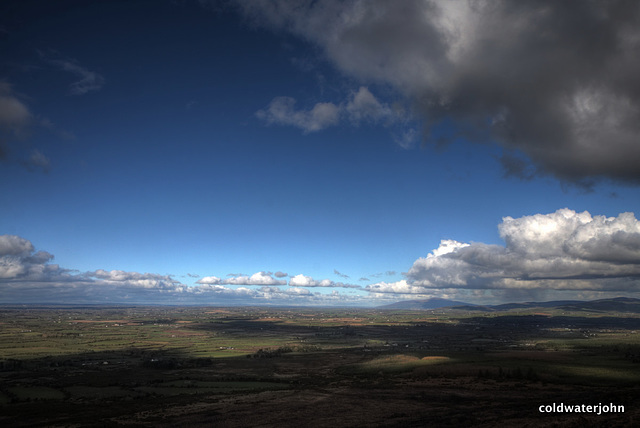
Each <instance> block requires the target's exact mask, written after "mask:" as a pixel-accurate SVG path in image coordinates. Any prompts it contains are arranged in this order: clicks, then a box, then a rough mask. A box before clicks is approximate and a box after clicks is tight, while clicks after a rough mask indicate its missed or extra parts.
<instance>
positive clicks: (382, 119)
mask: <svg viewBox="0 0 640 428" xmlns="http://www.w3.org/2000/svg"><path fill="white" fill-rule="evenodd" d="M295 104H296V100H295V99H293V98H290V97H276V98H274V99H273V100H272V101H271V103H270V104H269V106H268V107H267V108H266V109H264V110H259V111H258V112H257V113H256V116H257V117H258V118H259V119H261V120H263V121H265V122H266V123H267V124H269V125H272V124H276V125H289V126H295V127H297V128H300V129H302V130H303V131H304V132H305V133H309V132H316V131H320V130H323V129H325V128H328V127H331V126H336V125H338V124H339V123H340V122H341V121H347V122H349V123H351V124H352V125H356V126H357V125H359V124H360V123H362V122H366V123H371V124H376V123H382V124H383V125H384V126H385V127H396V128H398V129H397V130H395V131H393V134H394V140H395V141H396V142H397V143H398V144H399V145H400V146H401V147H403V148H409V147H412V146H413V144H414V142H415V141H416V140H417V131H415V129H413V128H410V127H408V126H407V124H408V122H409V116H408V115H407V113H406V111H404V110H402V109H393V108H391V107H390V106H389V105H388V104H386V103H382V102H380V101H379V100H378V99H377V98H376V97H375V96H374V95H373V94H372V93H371V91H369V89H368V88H367V87H366V86H361V87H360V88H359V89H358V91H357V92H352V93H351V95H350V96H349V97H348V98H347V99H346V100H345V101H343V102H341V103H339V104H334V103H330V102H329V103H317V104H315V105H314V106H313V108H312V109H311V110H297V109H296V108H295Z"/></svg>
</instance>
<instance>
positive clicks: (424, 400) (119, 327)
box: [0, 305, 640, 427]
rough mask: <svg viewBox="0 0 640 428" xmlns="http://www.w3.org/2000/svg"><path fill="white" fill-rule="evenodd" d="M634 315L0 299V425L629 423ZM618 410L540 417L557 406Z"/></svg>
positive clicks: (637, 338) (639, 341)
mask: <svg viewBox="0 0 640 428" xmlns="http://www.w3.org/2000/svg"><path fill="white" fill-rule="evenodd" d="M639 332H640V316H638V314H635V313H619V312H611V311H608V312H607V311H597V310H591V311H587V310H580V309H579V308H576V309H575V310H562V309H557V308H544V309H540V308H537V309H536V308H533V309H523V310H511V311H504V312H500V313H485V312H482V311H474V310H457V309H440V310H430V311H407V310H379V309H335V308H332V309H327V308H322V309H317V308H316V309H308V308H264V307H260V308H249V307H232V308H216V307H167V306H162V307H160V306H158V307H153V306H35V305H34V306H4V307H0V379H1V383H0V385H1V386H0V424H2V425H3V426H16V427H20V426H74V425H75V426H77V425H80V426H132V427H133V426H136V427H143V426H167V427H169V426H176V425H185V426H186V425H189V426H225V427H236V426H237V427H240V426H295V425H299V426H389V427H393V426H403V427H405V426H424V425H425V424H429V425H434V426H460V425H467V426H487V427H489V426H496V425H501V426H514V425H521V426H584V425H585V424H587V425H588V424H604V425H608V426H632V425H633V422H634V420H635V421H637V420H638V418H640V411H639V409H638V399H637V397H640V388H639V387H638V385H640V333H639ZM561 402H562V403H566V404H588V405H589V404H594V405H597V404H598V403H603V404H604V403H607V404H609V403H614V404H617V405H624V406H625V412H624V413H610V414H602V415H595V414H557V413H556V414H551V413H549V414H544V413H540V412H539V411H538V407H539V406H540V405H546V404H551V403H561Z"/></svg>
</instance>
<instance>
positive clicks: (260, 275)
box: [222, 272, 287, 285]
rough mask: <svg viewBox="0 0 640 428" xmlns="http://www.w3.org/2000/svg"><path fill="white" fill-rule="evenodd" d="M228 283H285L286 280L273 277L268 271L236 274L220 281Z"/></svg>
mask: <svg viewBox="0 0 640 428" xmlns="http://www.w3.org/2000/svg"><path fill="white" fill-rule="evenodd" d="M222 283H223V284H229V285H286V284H287V281H285V280H281V279H275V278H274V277H272V276H271V275H270V274H269V273H268V272H256V273H254V274H253V275H251V276H246V275H242V276H236V277H234V278H228V279H225V280H223V281H222Z"/></svg>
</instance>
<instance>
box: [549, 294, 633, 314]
mask: <svg viewBox="0 0 640 428" xmlns="http://www.w3.org/2000/svg"><path fill="white" fill-rule="evenodd" d="M561 308H562V309H565V310H569V311H603V312H633V313H636V314H638V313H640V299H632V298H629V297H616V298H615V299H601V300H593V301H591V302H579V303H571V304H567V305H563V306H561Z"/></svg>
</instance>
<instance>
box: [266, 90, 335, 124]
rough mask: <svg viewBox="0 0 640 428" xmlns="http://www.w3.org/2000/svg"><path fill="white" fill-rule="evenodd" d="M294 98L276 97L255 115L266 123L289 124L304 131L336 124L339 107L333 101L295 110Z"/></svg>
mask: <svg viewBox="0 0 640 428" xmlns="http://www.w3.org/2000/svg"><path fill="white" fill-rule="evenodd" d="M295 104H296V100H295V99H294V98H291V97H276V98H274V99H273V100H272V101H271V103H270V104H269V106H267V108H266V109H264V110H259V111H258V112H257V113H256V116H257V117H258V118H259V119H262V120H264V121H265V122H266V123H267V124H270V125H271V124H276V125H290V126H295V127H296V128H300V129H302V130H303V131H304V132H305V133H308V132H315V131H319V130H321V129H324V128H327V127H329V126H334V125H337V124H338V122H339V118H340V108H339V107H338V106H336V105H335V104H333V103H317V104H316V105H314V106H313V108H311V109H310V110H296V108H295Z"/></svg>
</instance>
